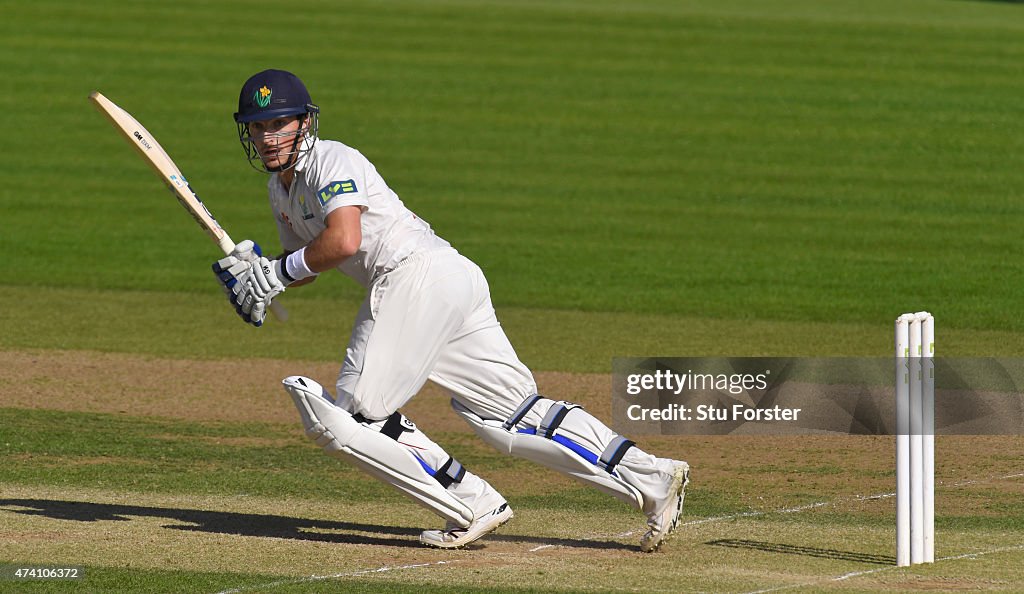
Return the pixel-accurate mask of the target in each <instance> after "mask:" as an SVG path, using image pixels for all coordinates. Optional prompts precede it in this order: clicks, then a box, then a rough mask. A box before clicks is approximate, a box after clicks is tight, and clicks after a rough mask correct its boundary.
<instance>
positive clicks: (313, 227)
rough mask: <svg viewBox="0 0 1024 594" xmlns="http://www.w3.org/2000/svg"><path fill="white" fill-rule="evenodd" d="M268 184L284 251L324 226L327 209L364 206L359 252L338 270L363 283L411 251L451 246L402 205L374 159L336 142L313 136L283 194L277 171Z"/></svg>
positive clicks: (299, 245) (300, 244) (297, 246)
mask: <svg viewBox="0 0 1024 594" xmlns="http://www.w3.org/2000/svg"><path fill="white" fill-rule="evenodd" d="M304 142H308V140H306V141H304ZM267 188H268V190H269V195H270V208H271V209H272V210H273V212H274V219H275V220H276V221H277V232H278V235H279V236H280V238H281V247H283V248H284V249H285V250H287V251H296V250H298V249H300V248H302V247H303V246H305V245H306V244H308V243H309V242H311V241H313V239H314V238H315V237H316V236H317V235H319V234H320V232H321V231H323V230H324V229H325V228H326V224H325V223H324V221H325V220H326V218H327V215H328V214H329V213H330V212H331V211H333V210H335V209H337V208H341V207H342V206H359V207H361V208H362V211H363V214H362V216H361V217H360V221H361V223H360V224H361V231H362V236H363V237H362V243H360V244H359V251H357V252H356V253H355V254H354V255H353V256H351V257H349V258H346V259H345V260H344V261H343V262H342V263H341V264H340V265H339V266H338V270H340V271H341V272H343V273H344V274H346V275H348V276H350V277H352V278H353V279H354V280H355V281H356V282H358V283H359V284H361V285H363V286H364V287H369V286H370V284H371V283H373V281H374V280H375V279H376V278H377V277H378V276H380V275H381V274H384V273H385V272H388V271H390V270H391V269H393V268H394V267H395V266H396V265H397V264H398V263H399V262H401V261H402V260H404V259H405V258H406V257H407V256H409V255H410V254H413V253H415V252H418V251H423V250H427V249H434V248H439V247H447V246H449V245H450V244H449V243H448V242H447V241H445V240H444V239H441V238H440V237H438V236H437V235H436V234H435V233H434V230H433V229H431V228H430V225H429V224H428V223H427V222H426V221H424V220H423V219H421V218H419V217H418V216H416V214H415V213H413V212H412V211H411V210H409V209H408V208H406V207H405V204H403V203H402V201H401V199H399V198H398V195H397V194H395V192H393V191H392V190H391V188H389V187H388V185H387V184H386V183H385V182H384V179H383V178H382V177H381V176H380V174H379V173H377V168H376V167H374V166H373V163H370V161H369V160H368V159H367V158H366V157H364V156H363V155H362V153H360V152H359V151H357V150H356V149H354V148H352V147H350V146H346V145H344V144H342V143H340V142H335V141H333V140H317V141H316V143H315V144H314V145H313V149H312V151H310V152H309V153H307V154H306V156H305V157H304V158H302V159H301V160H300V161H299V163H298V164H297V165H296V166H295V178H294V180H293V181H292V186H291V189H290V190H288V191H287V192H286V191H285V189H284V186H282V185H281V182H280V181H278V174H277V173H275V174H273V175H271V176H270V180H269V181H268V183H267Z"/></svg>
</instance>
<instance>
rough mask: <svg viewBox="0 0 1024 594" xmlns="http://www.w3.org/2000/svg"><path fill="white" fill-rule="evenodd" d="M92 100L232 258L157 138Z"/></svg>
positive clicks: (99, 99) (276, 306)
mask: <svg viewBox="0 0 1024 594" xmlns="http://www.w3.org/2000/svg"><path fill="white" fill-rule="evenodd" d="M89 100H90V101H92V103H93V105H95V106H96V109H98V110H100V112H102V113H103V115H105V116H107V119H109V120H110V123H111V124H113V125H114V128H117V130H119V131H120V132H121V135H122V136H124V138H125V140H127V141H128V143H129V144H131V145H132V146H133V147H135V150H137V151H138V152H139V154H141V155H142V156H143V158H145V159H146V162H147V163H149V165H150V166H151V167H152V168H153V171H155V172H156V173H157V175H159V176H160V177H161V179H163V180H164V183H165V184H167V187H168V188H169V189H170V190H171V193H173V194H174V197H175V198H177V199H178V202H180V203H181V205H182V206H184V207H185V210H187V211H188V213H189V214H190V215H192V218H193V219H195V220H196V222H197V223H199V226H200V227H202V228H203V230H204V231H206V234H207V235H209V236H210V239H212V240H213V242H214V243H216V244H217V246H218V247H219V248H220V249H221V251H222V252H224V254H225V255H228V254H230V253H231V250H233V249H235V242H234V241H232V240H231V237H230V236H229V235H228V233H227V231H225V230H224V228H223V227H221V226H220V223H218V222H217V219H215V218H213V215H212V214H210V211H209V209H207V208H206V205H205V204H203V201H202V200H200V199H199V196H197V195H196V193H195V192H193V191H192V188H191V186H189V184H188V181H187V180H186V179H185V176H184V175H182V174H181V170H179V169H178V166H177V165H175V164H174V161H173V160H171V157H170V156H169V155H168V154H167V152H166V151H165V150H164V149H163V147H162V146H160V143H159V142H157V141H156V138H154V137H153V135H152V134H150V133H149V131H147V130H146V129H145V128H144V127H142V124H140V123H139V122H138V120H136V119H135V118H133V117H132V116H131V114H130V113H128V112H127V111H125V110H123V109H121V108H120V107H118V106H117V105H116V104H115V103H114V102H113V101H111V100H110V99H107V98H106V97H104V96H103V94H102V93H100V92H99V91H96V92H94V93H93V94H91V95H89ZM270 311H271V313H273V314H274V316H275V317H276V318H277V319H278V320H280V321H282V322H283V321H286V320H287V319H288V312H287V311H286V310H285V309H284V307H282V306H281V304H280V303H278V302H277V301H271V302H270Z"/></svg>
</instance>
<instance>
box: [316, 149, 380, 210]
mask: <svg viewBox="0 0 1024 594" xmlns="http://www.w3.org/2000/svg"><path fill="white" fill-rule="evenodd" d="M361 156H362V155H359V154H358V153H357V152H355V151H333V154H331V155H330V158H328V159H325V161H326V162H325V163H324V167H323V169H322V170H321V171H319V172H318V175H317V178H318V181H317V190H316V199H317V201H318V202H319V203H320V209H321V212H323V216H324V217H325V218H326V217H327V215H328V214H330V213H331V211H334V210H337V209H339V208H341V207H343V206H360V207H362V208H363V210H364V211H365V210H366V209H367V208H368V207H369V206H370V202H369V198H368V196H367V192H366V191H367V188H366V173H365V172H366V167H365V166H364V164H363V163H362V162H361V160H360V159H359V158H358V157H361Z"/></svg>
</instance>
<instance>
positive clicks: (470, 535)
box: [420, 503, 512, 549]
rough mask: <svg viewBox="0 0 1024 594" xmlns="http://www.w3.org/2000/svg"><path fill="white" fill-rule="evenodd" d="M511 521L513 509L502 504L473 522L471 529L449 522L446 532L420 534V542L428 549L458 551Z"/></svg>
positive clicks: (432, 531) (506, 504) (436, 531)
mask: <svg viewBox="0 0 1024 594" xmlns="http://www.w3.org/2000/svg"><path fill="white" fill-rule="evenodd" d="M511 519H512V508H511V507H509V506H508V503H502V504H501V505H499V506H498V507H496V508H494V509H492V510H491V511H489V512H487V513H485V514H484V515H482V516H480V517H479V518H476V519H475V520H473V523H472V524H470V525H469V528H459V527H458V526H457V525H455V524H454V523H452V522H448V523H447V524H445V528H444V530H424V531H423V532H421V533H420V542H421V543H422V544H425V545H427V546H428V547H437V548H440V549H458V548H461V547H464V546H466V545H468V544H469V543H471V542H476V541H477V540H479V539H480V538H481V537H483V536H485V535H487V534H490V533H491V532H494V530H495V529H497V528H498V526H501V525H502V524H504V523H505V522H508V521H509V520H511Z"/></svg>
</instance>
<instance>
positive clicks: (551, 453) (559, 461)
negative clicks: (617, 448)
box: [452, 399, 664, 509]
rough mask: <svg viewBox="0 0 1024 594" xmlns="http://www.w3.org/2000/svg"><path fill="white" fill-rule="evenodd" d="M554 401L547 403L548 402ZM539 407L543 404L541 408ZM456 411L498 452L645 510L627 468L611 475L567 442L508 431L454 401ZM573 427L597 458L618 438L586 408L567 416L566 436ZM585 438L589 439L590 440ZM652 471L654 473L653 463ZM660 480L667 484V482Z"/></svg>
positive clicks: (580, 442) (578, 441)
mask: <svg viewBox="0 0 1024 594" xmlns="http://www.w3.org/2000/svg"><path fill="white" fill-rule="evenodd" d="M545 400H546V399H545ZM551 402H552V401H550V400H547V403H551ZM539 407H540V405H538V408H539ZM452 408H454V409H455V412H457V413H458V414H459V416H461V417H462V418H463V419H465V420H466V422H467V423H469V425H470V426H471V427H473V430H474V431H476V433H477V435H479V436H480V438H481V439H483V440H484V441H485V442H487V443H488V444H490V445H491V446H492V447H494V448H495V449H497V450H498V451H500V452H503V453H506V454H511V455H513V456H517V457H520V458H526V459H527V460H530V461H531V462H536V463H538V464H541V465H543V466H546V467H548V468H551V469H554V470H557V471H559V472H562V473H565V474H567V475H569V476H571V477H573V478H575V479H577V480H579V481H581V482H583V483H586V484H588V485H591V486H594V487H596V488H598V489H600V490H601V491H604V492H605V493H608V494H610V495H612V496H614V497H616V498H617V499H620V500H622V501H624V502H626V503H627V504H629V505H631V506H633V507H635V508H637V509H644V496H643V494H642V493H641V491H640V490H638V489H637V488H636V487H634V486H633V485H631V484H629V483H628V482H627V481H626V480H624V479H625V478H626V477H627V476H628V477H629V478H633V475H634V473H631V472H630V471H629V469H627V468H625V467H624V466H622V465H620V466H619V467H617V468H616V469H613V472H612V473H608V472H606V471H605V470H604V469H603V468H601V467H600V466H599V465H596V464H594V463H592V462H589V461H588V460H586V459H584V458H583V457H582V456H581V455H580V454H579V453H577V452H576V451H573V450H572V449H570V448H569V447H566V446H565V445H564V444H563V443H559V442H558V441H555V440H553V439H548V438H545V437H542V436H540V435H536V434H530V433H520V432H517V431H516V430H515V428H513V429H512V430H511V431H510V430H507V429H505V428H504V427H503V426H502V421H494V420H485V419H482V418H480V416H479V415H477V414H476V413H474V412H473V411H471V410H470V409H468V408H466V407H465V406H464V405H462V404H461V403H459V402H458V401H456V400H454V399H453V400H452ZM532 416H535V415H532ZM539 420H540V419H539V417H538V421H539ZM538 424H539V423H538ZM598 425H599V427H598ZM570 426H572V427H573V429H574V431H571V434H572V436H573V438H574V440H573V441H575V442H576V444H577V445H579V446H580V447H582V448H585V449H587V450H589V451H590V452H594V453H595V456H596V455H597V454H600V453H601V452H602V451H603V450H604V449H605V448H606V447H608V445H609V444H611V443H612V441H613V440H614V438H615V437H616V436H615V435H614V434H613V433H611V431H610V430H608V429H607V428H606V427H605V426H604V424H602V423H601V422H600V421H598V420H597V419H595V418H594V417H593V416H591V415H590V414H589V413H586V412H585V411H583V409H576V410H574V411H573V414H572V415H566V417H565V420H564V422H563V423H562V424H561V427H562V432H563V433H565V429H567V428H569V427H570ZM599 432H600V433H604V432H607V433H609V434H610V436H609V437H607V439H603V440H601V442H602V443H599V442H598V439H597V438H596V434H597V433H599ZM584 436H589V438H585V437H584ZM645 456H646V454H645ZM648 457H649V458H650V459H651V460H652V462H653V461H654V460H656V459H655V458H654V457H653V456H648ZM652 470H654V469H653V464H652ZM624 474H625V475H626V476H624ZM659 480H662V481H663V480H664V479H659Z"/></svg>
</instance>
